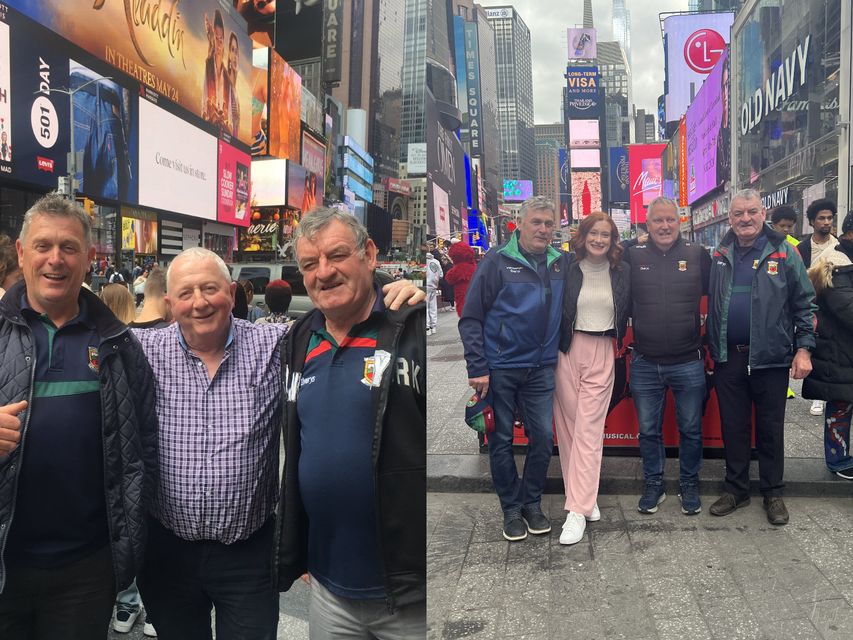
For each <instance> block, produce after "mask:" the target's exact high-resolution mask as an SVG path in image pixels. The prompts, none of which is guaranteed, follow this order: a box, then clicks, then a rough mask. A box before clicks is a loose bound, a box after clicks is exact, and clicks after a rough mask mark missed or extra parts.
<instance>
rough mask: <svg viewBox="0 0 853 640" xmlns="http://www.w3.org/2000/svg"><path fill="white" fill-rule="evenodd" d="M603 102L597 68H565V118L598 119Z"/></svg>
mask: <svg viewBox="0 0 853 640" xmlns="http://www.w3.org/2000/svg"><path fill="white" fill-rule="evenodd" d="M602 102H603V97H602V92H601V77H600V76H599V74H598V67H567V68H566V105H565V106H566V116H567V117H568V118H569V119H574V118H580V119H583V118H598V117H599V116H600V115H601V105H602Z"/></svg>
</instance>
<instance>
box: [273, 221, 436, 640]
mask: <svg viewBox="0 0 853 640" xmlns="http://www.w3.org/2000/svg"><path fill="white" fill-rule="evenodd" d="M294 243H295V245H296V259H297V261H298V262H299V270H300V271H301V272H302V275H303V278H304V281H305V288H306V290H307V291H308V295H309V297H310V298H311V302H313V303H314V306H315V309H314V310H313V311H311V312H310V313H308V314H306V315H305V316H303V317H302V318H301V319H300V320H299V321H298V322H297V323H296V325H295V326H294V328H293V331H292V334H291V335H290V336H288V341H287V343H286V346H285V356H284V362H283V364H284V366H285V386H286V388H287V390H288V392H287V404H286V408H285V412H284V423H283V424H284V426H283V431H284V440H285V453H286V455H285V467H284V475H283V477H282V481H281V498H280V500H279V535H278V554H277V558H278V575H279V582H280V587H281V588H282V589H285V590H286V589H289V588H290V585H291V584H292V583H293V581H294V580H296V579H297V578H298V577H299V576H301V575H302V574H304V573H306V572H308V574H309V575H310V576H311V590H312V598H311V609H310V616H309V625H310V628H309V632H310V636H311V638H312V639H314V640H333V639H338V638H340V639H343V638H399V639H400V640H415V639H418V638H423V637H425V635H426V608H425V605H426V560H425V558H426V555H425V554H426V387H425V383H426V368H425V367H426V329H425V319H426V318H425V308H424V305H423V304H419V305H417V306H414V307H413V306H406V307H403V308H402V309H400V310H399V311H394V310H392V309H389V308H386V306H385V304H384V303H383V300H382V296H381V293H380V291H379V289H378V287H377V285H376V284H375V282H374V276H373V272H374V270H375V268H376V255H377V248H376V245H375V244H374V243H373V241H372V240H371V239H370V238H368V237H367V230H366V229H365V228H364V227H363V226H362V225H361V224H360V223H359V222H358V221H357V220H356V219H355V218H354V217H353V216H351V215H350V214H348V213H345V212H341V211H338V210H336V209H324V208H321V209H314V210H313V211H312V212H311V213H310V215H308V216H305V217H304V218H303V219H302V221H301V223H300V225H299V227H298V229H297V231H296V233H295V234H294Z"/></svg>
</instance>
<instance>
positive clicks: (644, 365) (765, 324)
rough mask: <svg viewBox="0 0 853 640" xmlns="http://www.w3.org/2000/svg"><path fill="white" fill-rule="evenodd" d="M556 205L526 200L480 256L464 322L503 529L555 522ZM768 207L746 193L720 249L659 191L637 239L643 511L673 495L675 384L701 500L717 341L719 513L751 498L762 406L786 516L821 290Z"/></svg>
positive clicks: (775, 491) (537, 528)
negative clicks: (667, 478)
mask: <svg viewBox="0 0 853 640" xmlns="http://www.w3.org/2000/svg"><path fill="white" fill-rule="evenodd" d="M555 215H556V214H555V210H554V205H553V204H552V203H550V202H549V201H548V200H547V199H544V198H534V199H532V200H529V201H528V202H526V203H525V205H524V206H523V207H522V212H521V220H520V222H519V228H518V231H517V232H516V233H515V234H514V235H513V237H512V238H511V240H510V242H509V243H508V244H507V245H506V246H505V247H504V248H502V249H500V250H498V251H497V252H493V254H492V256H491V257H489V256H488V255H487V258H486V259H485V260H484V261H483V263H481V265H480V268H479V269H478V271H477V273H476V274H475V276H474V279H473V280H472V282H471V285H470V288H469V294H468V299H469V300H470V301H471V302H470V303H468V302H466V306H465V309H464V310H463V313H462V319H461V321H460V333H461V335H462V338H463V343H464V344H465V356H466V361H467V365H468V376H469V384H470V385H471V386H472V387H474V389H475V390H477V391H478V392H480V393H481V394H482V395H485V394H486V393H487V392H488V390H489V389H491V392H492V404H493V409H494V413H495V432H494V433H492V434H489V453H490V462H491V468H492V479H493V482H494V484H495V488H496V491H497V493H498V495H499V496H500V499H501V507H502V509H503V511H504V526H505V529H506V526H507V523H508V522H509V521H511V520H513V519H514V518H517V517H518V515H519V514H521V516H522V517H523V519H524V521H525V523H526V524H527V530H528V531H529V532H531V533H547V532H548V531H550V523H549V522H548V520H547V518H545V517H544V516H543V515H542V511H541V508H540V499H541V493H542V488H543V486H544V481H545V474H546V471H547V467H548V462H549V460H550V455H551V449H552V427H551V421H552V395H553V391H554V378H553V367H554V363H555V362H556V357H557V343H556V339H555V336H556V335H557V333H558V331H559V321H560V309H561V304H562V302H561V295H562V286H561V280H562V278H563V275H564V273H565V269H564V267H565V265H564V264H563V263H562V261H561V259H560V257H559V255H556V254H557V252H556V251H554V250H553V249H551V248H550V246H549V245H550V239H551V235H552V233H553V229H554V228H555V220H554V218H555ZM765 218H766V210H765V208H764V207H763V206H762V203H761V199H760V196H759V194H758V193H757V192H755V191H752V190H745V191H741V192H739V193H737V194H735V196H734V197H733V198H732V202H731V207H730V210H729V221H730V223H731V230H730V231H729V232H728V233H727V234H726V236H725V237H724V238H723V239H722V242H721V243H720V246H719V247H718V248H717V249H716V251H714V253H713V255H712V256H711V255H709V254H708V252H707V251H706V250H705V249H704V248H703V247H701V246H699V245H697V244H694V243H691V242H687V241H685V240H684V239H682V238H681V236H680V233H679V227H680V225H679V218H678V212H677V205H676V204H675V202H673V201H672V200H670V199H668V198H663V197H661V198H657V199H656V200H654V201H653V202H652V203H651V204H650V206H649V209H648V216H647V225H648V231H649V235H648V241H645V242H642V243H633V246H631V245H629V246H628V247H627V250H626V252H625V260H626V262H627V263H628V265H629V268H630V271H631V282H632V313H631V315H632V317H633V331H634V343H633V354H632V358H631V371H630V374H631V375H630V386H631V391H632V396H633V399H634V405H635V408H636V411H637V418H638V422H639V445H640V453H641V456H642V459H643V476H644V481H645V487H644V492H643V495H642V497H641V498H640V500H639V503H638V510H639V511H640V512H641V513H654V512H656V511H657V509H658V505H659V504H660V503H661V502H662V501H663V500H664V498H665V495H666V494H665V488H664V480H663V476H664V463H665V451H664V446H663V440H662V434H661V431H662V421H663V413H664V407H665V397H666V390H667V389H671V391H672V392H673V395H674V398H675V407H676V417H677V422H678V427H679V436H680V444H679V459H680V474H679V475H680V478H679V480H680V482H679V489H680V491H679V494H680V498H681V508H682V511H683V512H684V513H685V514H688V515H693V514H697V513H699V512H700V511H701V501H700V497H699V491H698V475H699V470H700V467H701V463H702V414H703V407H704V403H705V400H706V391H707V387H706V375H705V371H706V367H705V362H704V361H705V344H707V348H708V350H709V352H710V357H711V358H712V359H713V361H714V362H715V367H714V375H713V377H714V379H715V383H714V384H715V388H716V391H717V397H718V400H719V405H720V419H721V423H722V425H721V426H722V435H723V442H724V447H725V458H726V476H725V482H724V489H723V493H722V495H721V496H720V498H719V499H718V500H717V501H716V502H714V504H712V505H711V507H710V511H711V513H712V514H713V515H716V516H724V515H728V514H730V513H732V512H733V511H734V510H735V509H737V508H739V507H742V506H744V505H746V504H748V503H749V463H750V455H751V434H752V415H753V407H754V408H755V433H756V448H757V449H758V461H759V478H760V480H759V486H760V491H761V493H762V495H763V497H764V508H765V510H766V512H767V518H768V520H769V521H770V522H771V523H773V524H777V525H781V524H785V523H787V522H788V519H789V516H788V512H787V509H786V507H785V504H784V502H783V500H782V491H783V482H782V476H783V464H784V449H783V426H784V416H785V393H786V388H787V381H788V376H789V373H790V375H791V376H792V377H794V378H803V377H805V376H807V375H808V374H809V372H810V371H811V363H810V351H811V350H812V349H814V345H815V334H814V324H813V322H814V308H815V307H814V305H813V299H814V289H813V288H812V285H811V283H810V282H809V280H808V277H807V275H806V271H805V268H804V266H803V261H802V259H801V258H800V256H799V254H798V253H797V251H796V250H795V249H794V248H793V247H792V246H791V245H790V244H788V243H787V242H786V241H785V236H784V235H782V234H779V233H777V232H775V231H774V230H772V229H770V228H769V227H768V226H766V225H765ZM552 254H555V255H552ZM522 292H526V293H525V294H524V297H523V299H522V298H520V297H519V296H520V295H521V293H522ZM705 294H708V296H709V302H708V318H707V324H706V333H705V337H704V338H703V336H702V333H701V325H702V322H701V317H702V315H701V310H700V301H701V299H702V296H703V295H705ZM507 336H510V337H513V338H514V339H509V340H508V339H507ZM504 381H506V382H504ZM516 407H518V409H519V410H520V411H521V415H522V417H523V420H524V423H525V427H526V430H527V435H528V438H529V448H528V453H527V457H526V460H525V466H524V471H523V474H522V477H521V478H519V477H518V475H517V473H516V471H515V466H514V460H513V453H512V429H513V422H514V418H515V410H516ZM504 535H505V536H506V531H505V533H504ZM513 538H517V536H513ZM508 539H509V538H508Z"/></svg>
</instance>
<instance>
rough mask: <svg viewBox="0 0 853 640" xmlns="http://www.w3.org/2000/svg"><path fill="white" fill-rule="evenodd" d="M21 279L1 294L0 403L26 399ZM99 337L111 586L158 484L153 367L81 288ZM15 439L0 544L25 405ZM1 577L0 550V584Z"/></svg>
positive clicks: (139, 546) (3, 491)
mask: <svg viewBox="0 0 853 640" xmlns="http://www.w3.org/2000/svg"><path fill="white" fill-rule="evenodd" d="M25 291H26V285H25V283H24V282H23V281H21V282H19V283H17V284H16V285H15V286H13V287H12V288H11V289H9V291H8V292H7V293H6V295H5V296H4V297H3V299H2V300H0V406H2V405H7V404H10V403H14V402H19V401H20V400H28V401H29V402H30V403H32V394H33V385H32V380H33V376H34V375H35V364H36V358H35V356H36V354H35V353H34V343H33V337H32V333H31V331H30V328H29V326H27V323H26V321H25V320H24V319H23V317H22V316H21V306H20V300H21V295H22V294H23V293H24V292H25ZM80 295H81V296H83V297H85V299H86V304H87V305H88V309H89V313H90V316H91V318H92V320H93V321H94V323H95V325H96V327H97V330H98V335H99V336H100V337H101V343H100V346H99V348H98V362H99V365H100V373H99V376H100V382H101V420H102V424H101V430H102V434H103V443H104V492H105V495H106V503H107V516H108V524H109V530H110V546H111V549H112V556H113V570H114V573H115V580H116V588H117V589H124V588H125V587H127V586H128V585H129V584H130V583H131V582H132V581H133V578H134V577H135V576H136V574H137V573H138V571H139V568H140V566H141V565H142V555H143V549H144V546H145V536H146V525H145V513H146V508H147V505H150V504H151V502H152V501H153V496H154V488H155V487H156V486H157V415H156V414H155V413H154V374H153V373H152V372H151V367H150V366H149V365H148V360H146V358H145V354H144V353H143V352H142V347H141V346H140V344H139V342H138V341H137V340H136V338H135V337H134V336H133V334H132V333H131V332H130V330H129V329H128V328H127V327H125V326H124V325H123V324H122V323H121V322H119V321H118V319H116V317H115V316H114V315H113V313H112V312H111V311H110V310H109V309H108V308H107V307H106V306H105V305H104V304H103V303H102V302H101V300H100V299H99V298H98V296H96V295H95V294H94V293H92V292H91V291H88V290H86V289H82V290H81V293H80ZM21 417H22V420H23V424H22V431H21V443H20V445H19V446H18V448H17V449H15V450H14V451H13V452H12V453H10V454H9V455H7V456H0V552H2V551H4V550H5V547H6V538H7V537H8V535H9V530H10V529H11V528H12V527H14V526H15V521H14V516H15V498H16V495H17V487H18V475H19V472H20V461H21V456H22V455H23V451H24V449H25V448H26V446H27V428H28V417H29V413H28V412H24V413H23V414H22V416H21ZM5 583H6V564H5V558H4V557H3V556H2V553H0V592H2V590H3V587H4V585H5Z"/></svg>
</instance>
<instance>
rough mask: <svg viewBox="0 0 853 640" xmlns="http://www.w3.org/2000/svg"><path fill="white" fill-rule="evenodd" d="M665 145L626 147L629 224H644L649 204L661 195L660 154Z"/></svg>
mask: <svg viewBox="0 0 853 640" xmlns="http://www.w3.org/2000/svg"><path fill="white" fill-rule="evenodd" d="M665 147H666V143H656V144H632V145H630V146H629V147H628V174H629V178H630V183H631V187H630V203H631V222H634V223H637V222H640V223H645V221H646V210H647V209H648V206H649V203H650V202H651V201H652V200H654V199H655V198H657V197H658V196H660V195H663V175H662V172H663V169H662V166H661V154H662V153H663V150H664V148H665Z"/></svg>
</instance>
